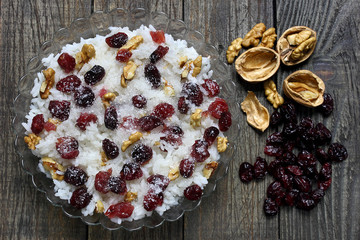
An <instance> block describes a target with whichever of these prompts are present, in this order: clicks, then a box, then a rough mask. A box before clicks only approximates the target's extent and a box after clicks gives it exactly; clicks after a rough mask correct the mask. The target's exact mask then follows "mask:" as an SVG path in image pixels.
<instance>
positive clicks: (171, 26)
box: [12, 8, 240, 231]
mask: <svg viewBox="0 0 360 240" xmlns="http://www.w3.org/2000/svg"><path fill="white" fill-rule="evenodd" d="M142 24H144V25H149V24H152V25H153V26H154V27H155V28H156V29H163V30H164V32H166V33H168V34H171V35H172V36H173V37H174V38H175V39H184V40H186V41H187V42H188V45H189V46H193V47H194V48H195V49H196V50H197V51H198V52H199V53H200V54H201V55H203V56H211V65H212V70H213V78H214V79H217V81H218V82H219V84H220V86H221V87H222V91H221V95H220V96H222V97H224V98H226V99H229V100H230V99H231V101H228V103H229V108H230V111H231V113H232V115H233V116H238V115H239V114H240V106H239V102H240V101H238V99H239V98H238V94H237V91H236V89H237V87H238V83H237V82H235V81H232V80H231V76H230V72H229V71H228V68H227V66H226V65H225V64H224V63H223V62H222V61H220V60H219V54H218V51H217V49H216V48H215V47H214V46H212V45H210V44H208V43H206V42H205V39H204V36H203V35H202V34H201V33H200V32H198V31H194V30H190V29H189V28H187V26H186V24H185V23H184V22H183V21H182V20H177V19H170V18H169V17H168V15H167V14H165V13H163V12H153V13H150V12H148V11H146V10H145V9H143V8H136V9H133V10H131V11H127V10H124V9H122V8H117V9H113V10H112V11H110V12H102V11H98V12H94V13H93V14H92V15H91V16H90V17H88V18H79V19H76V20H75V21H74V22H73V23H72V24H71V25H70V27H69V28H61V29H59V30H58V31H57V32H55V33H54V35H53V39H52V40H50V41H46V42H44V43H43V44H42V45H41V47H40V49H39V51H38V54H37V55H36V56H35V57H33V58H31V59H30V60H29V62H28V64H27V70H26V74H25V75H24V76H22V77H21V78H20V80H19V82H18V96H17V97H16V98H15V99H14V108H13V111H14V116H15V117H14V119H13V124H12V126H13V128H14V131H15V134H16V137H15V142H14V143H15V149H16V152H17V153H18V155H19V156H20V160H21V165H22V167H23V169H24V170H25V171H26V172H27V173H28V174H30V175H31V176H32V181H33V184H34V186H35V187H36V188H37V190H39V191H41V192H44V193H45V195H46V198H47V199H48V200H49V201H50V202H51V203H52V204H53V205H54V206H58V207H61V208H62V209H63V211H64V213H65V214H66V215H67V216H69V217H72V218H81V220H82V221H83V222H85V223H86V224H88V225H97V224H101V225H102V226H103V227H104V228H106V229H109V230H116V229H120V228H124V229H126V230H129V231H132V230H137V229H140V228H142V227H144V226H145V227H149V228H154V227H157V226H159V225H161V224H162V223H163V222H164V221H165V220H166V221H175V220H178V219H179V218H180V217H181V216H182V215H183V214H184V212H185V211H191V210H193V209H194V208H196V207H197V206H199V204H200V202H201V199H200V200H198V201H189V200H187V199H184V198H183V199H181V200H180V202H179V204H178V205H176V206H174V207H172V208H170V209H169V210H167V211H166V212H165V213H164V214H163V215H162V216H160V215H159V214H158V213H156V212H154V213H153V214H152V215H151V216H148V217H145V218H142V219H139V220H135V221H131V222H129V221H123V222H122V223H121V224H120V225H119V224H116V223H113V222H111V221H110V220H109V219H108V218H107V217H106V216H105V215H104V214H94V215H93V216H83V215H81V211H80V210H77V209H74V208H73V207H71V206H70V205H69V204H68V202H67V201H65V200H61V199H59V198H57V197H55V194H54V189H53V186H54V184H53V183H52V180H51V179H49V178H47V177H46V175H45V174H43V173H41V172H40V171H39V170H38V169H37V165H38V158H37V157H35V156H34V155H32V153H31V151H30V150H29V149H28V148H27V146H26V144H25V143H24V141H22V139H23V137H24V128H23V127H22V125H21V123H22V122H24V121H25V115H26V113H27V112H28V110H29V106H30V102H31V99H32V96H31V94H30V90H31V89H32V87H33V83H34V79H35V77H36V73H37V72H39V71H41V70H43V69H45V67H44V66H43V65H42V64H41V59H42V58H44V57H46V56H48V55H49V54H50V53H54V54H55V53H58V52H60V51H61V46H64V45H66V44H68V43H73V42H78V41H79V40H80V37H83V38H90V37H95V35H96V34H99V35H106V34H107V33H109V30H108V27H109V26H128V27H129V28H130V29H136V28H138V27H140V25H142ZM239 127H240V126H239V122H238V118H234V117H233V124H232V126H231V128H230V130H228V132H227V136H228V139H229V143H230V144H229V147H228V149H227V151H226V152H224V153H222V156H221V158H220V162H219V167H218V169H217V170H216V172H215V173H214V175H213V176H212V177H211V178H210V179H209V183H208V184H207V186H206V187H205V188H204V194H203V197H207V196H209V195H210V194H211V193H212V192H213V191H214V190H215V188H216V182H217V181H218V180H219V179H221V178H222V177H224V176H225V175H226V173H227V171H228V167H229V162H230V160H231V159H232V158H233V156H234V155H235V153H236V151H237V147H236V144H237V142H238V141H237V139H238V131H237V130H238V129H239ZM19 139H20V140H19Z"/></svg>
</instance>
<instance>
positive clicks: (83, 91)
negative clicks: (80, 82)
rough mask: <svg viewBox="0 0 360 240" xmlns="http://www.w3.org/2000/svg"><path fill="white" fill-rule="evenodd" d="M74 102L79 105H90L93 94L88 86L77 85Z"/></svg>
mask: <svg viewBox="0 0 360 240" xmlns="http://www.w3.org/2000/svg"><path fill="white" fill-rule="evenodd" d="M74 99H75V104H76V105H77V106H79V107H83V108H85V107H90V106H91V105H93V103H94V101H95V94H94V92H93V91H92V90H91V88H89V87H79V88H77V89H76V90H75V93H74Z"/></svg>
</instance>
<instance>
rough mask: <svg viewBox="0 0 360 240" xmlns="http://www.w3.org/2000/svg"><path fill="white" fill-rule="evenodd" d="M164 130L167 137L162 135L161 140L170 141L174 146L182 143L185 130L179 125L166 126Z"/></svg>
mask: <svg viewBox="0 0 360 240" xmlns="http://www.w3.org/2000/svg"><path fill="white" fill-rule="evenodd" d="M162 132H163V133H165V137H160V139H161V140H164V141H165V142H167V143H170V144H171V145H172V146H179V145H181V144H182V140H181V137H182V136H183V135H184V132H183V130H182V129H181V128H180V127H179V126H170V127H166V128H164V130H163V131H162Z"/></svg>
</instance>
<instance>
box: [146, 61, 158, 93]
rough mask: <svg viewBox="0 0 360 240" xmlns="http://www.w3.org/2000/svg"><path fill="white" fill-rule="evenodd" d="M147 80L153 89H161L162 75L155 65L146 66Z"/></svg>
mask: <svg viewBox="0 0 360 240" xmlns="http://www.w3.org/2000/svg"><path fill="white" fill-rule="evenodd" d="M145 78H146V79H147V80H148V81H149V82H150V84H151V86H152V88H158V87H160V84H161V75H160V72H159V70H158V69H157V67H156V66H155V64H152V63H149V64H147V65H146V66H145Z"/></svg>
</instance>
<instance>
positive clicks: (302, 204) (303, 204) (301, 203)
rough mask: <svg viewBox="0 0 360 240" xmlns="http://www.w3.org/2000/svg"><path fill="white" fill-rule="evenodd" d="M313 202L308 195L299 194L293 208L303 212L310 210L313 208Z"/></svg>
mask: <svg viewBox="0 0 360 240" xmlns="http://www.w3.org/2000/svg"><path fill="white" fill-rule="evenodd" d="M315 205H316V204H315V201H314V199H313V198H312V196H311V195H310V194H309V193H302V192H301V193H300V194H299V197H298V201H297V202H296V204H295V206H296V207H297V208H299V209H303V210H311V209H313V208H314V207H315Z"/></svg>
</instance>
